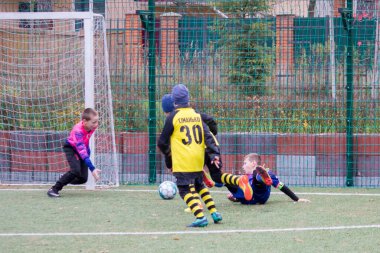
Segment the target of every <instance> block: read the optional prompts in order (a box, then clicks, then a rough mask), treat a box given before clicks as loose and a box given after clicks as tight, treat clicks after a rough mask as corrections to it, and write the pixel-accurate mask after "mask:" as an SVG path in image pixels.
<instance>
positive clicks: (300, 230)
mask: <svg viewBox="0 0 380 253" xmlns="http://www.w3.org/2000/svg"><path fill="white" fill-rule="evenodd" d="M370 228H371V229H372V228H375V229H379V228H380V224H376V225H353V226H337V227H305V228H275V229H232V230H181V231H156V232H63V233H0V237H29V236H115V235H116V236H126V235H130V236H132V235H140V236H142V235H186V234H234V233H274V232H277V233H278V232H304V231H326V230H329V231H332V230H352V229H370Z"/></svg>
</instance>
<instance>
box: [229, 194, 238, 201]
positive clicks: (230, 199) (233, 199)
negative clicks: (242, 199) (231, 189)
mask: <svg viewBox="0 0 380 253" xmlns="http://www.w3.org/2000/svg"><path fill="white" fill-rule="evenodd" d="M227 199H228V200H229V201H232V202H239V200H237V198H235V197H234V195H232V193H229V194H227Z"/></svg>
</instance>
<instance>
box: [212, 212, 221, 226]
mask: <svg viewBox="0 0 380 253" xmlns="http://www.w3.org/2000/svg"><path fill="white" fill-rule="evenodd" d="M211 217H212V219H213V220H214V223H215V224H216V223H219V221H222V220H223V218H222V215H221V214H220V213H218V212H214V213H212V214H211Z"/></svg>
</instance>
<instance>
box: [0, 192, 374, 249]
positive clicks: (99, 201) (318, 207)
mask: <svg viewBox="0 0 380 253" xmlns="http://www.w3.org/2000/svg"><path fill="white" fill-rule="evenodd" d="M29 188H30V187H29ZM47 188H48V187H34V188H33V190H25V189H18V190H14V189H15V188H14V187H7V186H0V252H99V253H100V252H103V253H104V252H155V253H157V252H345V253H347V252H376V251H377V250H378V249H379V248H380V239H379V238H380V215H379V210H380V189H370V190H366V189H355V188H354V189H347V188H345V189H341V188H339V189H338V188H335V189H327V188H294V190H295V192H297V193H299V196H300V197H303V198H308V199H310V200H311V201H312V202H311V203H293V202H291V201H290V199H289V198H288V197H287V196H286V195H284V194H282V193H281V192H279V191H277V190H275V189H274V190H273V192H274V193H275V194H273V195H272V196H271V198H270V199H269V201H268V203H267V204H266V205H256V206H243V205H240V204H237V203H232V202H230V201H228V200H227V199H226V191H225V190H223V191H222V192H221V190H220V189H219V188H215V189H212V190H211V194H212V196H213V198H214V199H215V202H216V204H217V208H218V210H219V211H220V212H221V213H222V215H223V223H222V224H213V223H212V219H211V217H210V215H209V214H208V213H207V214H206V215H207V217H208V219H209V222H210V224H209V226H208V227H207V228H192V229H190V228H186V225H187V224H189V223H191V222H192V221H193V219H194V218H193V216H192V215H191V214H189V213H185V212H184V211H183V210H184V208H185V204H184V203H183V201H182V200H181V199H180V198H179V197H178V196H176V198H175V199H174V200H162V199H160V197H159V196H158V193H157V191H156V189H157V186H123V187H120V188H118V189H108V190H96V191H85V190H82V189H78V188H76V189H73V188H71V189H64V190H63V191H62V193H61V195H62V197H61V198H59V199H51V198H48V197H47V196H46V190H47ZM301 193H309V194H307V195H306V194H301ZM316 193H317V194H316ZM326 193H327V194H326ZM331 193H342V194H340V195H328V194H331ZM358 193H359V194H362V195H357V194H358ZM368 225H372V227H366V226H368ZM205 232H207V233H205Z"/></svg>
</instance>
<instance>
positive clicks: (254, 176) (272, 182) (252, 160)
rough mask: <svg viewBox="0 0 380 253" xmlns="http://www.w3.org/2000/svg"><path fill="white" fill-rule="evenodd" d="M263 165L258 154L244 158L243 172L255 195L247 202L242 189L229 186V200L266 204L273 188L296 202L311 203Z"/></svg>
mask: <svg viewBox="0 0 380 253" xmlns="http://www.w3.org/2000/svg"><path fill="white" fill-rule="evenodd" d="M260 164H261V157H260V155H258V154H256V153H251V154H249V155H247V156H246V157H245V158H244V162H243V167H242V169H243V171H244V173H245V174H246V175H247V176H248V178H249V183H250V184H251V187H252V190H253V195H252V198H251V199H249V200H247V199H245V198H244V194H243V192H242V190H241V189H239V188H238V187H234V186H228V185H226V187H227V188H228V190H229V191H230V194H229V195H228V196H227V198H228V199H229V200H231V201H233V202H240V203H242V204H245V205H254V204H265V203H266V202H267V200H268V199H269V197H270V193H271V186H273V187H275V188H277V189H279V190H280V191H282V192H283V193H285V194H286V195H287V196H288V197H289V198H291V199H292V200H293V201H295V202H310V201H309V200H308V199H301V198H298V196H297V195H296V194H295V193H294V192H293V191H292V190H290V189H289V187H287V186H286V185H285V184H284V183H282V182H280V180H279V179H278V178H277V176H276V175H275V174H274V173H273V172H272V171H271V170H269V169H265V168H264V167H263V166H261V165H260Z"/></svg>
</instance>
